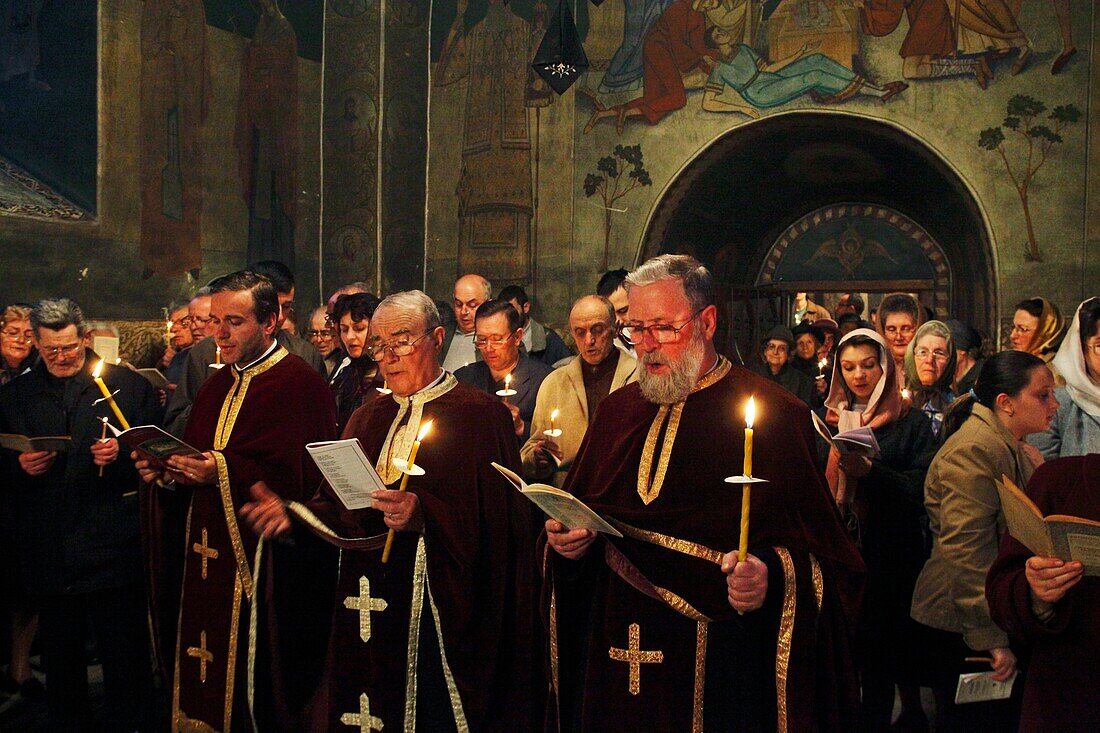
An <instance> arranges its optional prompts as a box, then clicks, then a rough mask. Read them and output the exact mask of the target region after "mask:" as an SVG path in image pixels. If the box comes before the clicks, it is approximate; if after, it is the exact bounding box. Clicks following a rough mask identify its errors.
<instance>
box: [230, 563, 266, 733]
mask: <svg viewBox="0 0 1100 733" xmlns="http://www.w3.org/2000/svg"><path fill="white" fill-rule="evenodd" d="M256 555H257V557H259V551H257V553H256ZM243 590H244V589H243V587H242V585H241V576H240V574H239V573H238V574H237V577H236V578H234V579H233V617H232V620H231V621H230V622H229V650H228V651H227V652H226V665H225V723H224V724H223V725H222V730H225V731H230V730H233V728H232V727H231V726H230V723H232V721H233V690H234V689H235V688H236V684H234V683H235V682H236V675H237V634H238V633H239V631H240V617H241V596H242V595H243ZM249 635H250V636H251V631H250V632H249ZM250 656H251V653H250ZM248 684H249V687H250V688H251V686H252V680H251V677H250V678H249V683H248ZM251 702H252V701H251V696H250V699H249V703H251ZM251 707H252V706H251V704H250V705H249V710H250V711H251ZM252 729H253V730H255V729H256V721H252Z"/></svg>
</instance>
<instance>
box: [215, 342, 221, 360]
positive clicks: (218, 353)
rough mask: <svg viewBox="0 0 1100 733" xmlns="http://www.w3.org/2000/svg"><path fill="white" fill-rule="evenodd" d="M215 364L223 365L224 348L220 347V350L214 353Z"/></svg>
mask: <svg viewBox="0 0 1100 733" xmlns="http://www.w3.org/2000/svg"><path fill="white" fill-rule="evenodd" d="M214 363H215V364H221V363H222V347H220V346H219V347H218V350H217V351H215V352H214Z"/></svg>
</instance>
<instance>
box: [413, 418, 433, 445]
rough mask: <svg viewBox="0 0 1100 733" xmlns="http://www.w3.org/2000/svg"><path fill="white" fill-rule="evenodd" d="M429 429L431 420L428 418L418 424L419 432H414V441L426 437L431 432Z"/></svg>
mask: <svg viewBox="0 0 1100 733" xmlns="http://www.w3.org/2000/svg"><path fill="white" fill-rule="evenodd" d="M431 429H432V421H431V420H429V421H428V422H426V423H424V424H423V425H421V426H420V432H419V433H417V434H416V441H417V442H418V443H419V442H420V441H422V440H424V438H426V437H428V433H429V432H431Z"/></svg>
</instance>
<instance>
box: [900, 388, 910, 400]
mask: <svg viewBox="0 0 1100 733" xmlns="http://www.w3.org/2000/svg"><path fill="white" fill-rule="evenodd" d="M901 398H902V399H903V400H907V399H909V390H907V389H903V390H902V391H901Z"/></svg>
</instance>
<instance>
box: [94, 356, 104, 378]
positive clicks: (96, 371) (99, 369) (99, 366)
mask: <svg viewBox="0 0 1100 733" xmlns="http://www.w3.org/2000/svg"><path fill="white" fill-rule="evenodd" d="M102 373H103V360H102V359H100V360H99V363H98V364H96V365H95V369H93V370H92V379H99V375H100V374H102Z"/></svg>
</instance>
